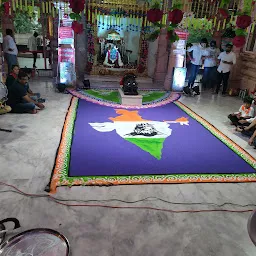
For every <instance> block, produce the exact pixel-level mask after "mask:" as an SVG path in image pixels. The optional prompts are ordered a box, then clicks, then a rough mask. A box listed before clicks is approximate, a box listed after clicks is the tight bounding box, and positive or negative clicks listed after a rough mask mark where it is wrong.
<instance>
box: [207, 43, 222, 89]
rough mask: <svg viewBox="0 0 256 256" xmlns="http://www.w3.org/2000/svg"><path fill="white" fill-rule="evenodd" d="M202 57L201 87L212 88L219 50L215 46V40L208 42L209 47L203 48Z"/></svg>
mask: <svg viewBox="0 0 256 256" xmlns="http://www.w3.org/2000/svg"><path fill="white" fill-rule="evenodd" d="M205 53H206V54H205V55H206V56H205V57H204V74H203V88H204V89H206V88H210V89H212V90H213V87H214V85H215V78H214V76H215V75H216V71H217V58H218V56H219V54H220V50H219V49H217V48H216V41H214V40H213V41H211V42H210V47H208V48H207V49H206V50H205Z"/></svg>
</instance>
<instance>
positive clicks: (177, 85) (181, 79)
mask: <svg viewBox="0 0 256 256" xmlns="http://www.w3.org/2000/svg"><path fill="white" fill-rule="evenodd" d="M186 73H187V69H186V68H174V70H173V77H172V91H174V92H182V91H183V88H184V86H185V80H186Z"/></svg>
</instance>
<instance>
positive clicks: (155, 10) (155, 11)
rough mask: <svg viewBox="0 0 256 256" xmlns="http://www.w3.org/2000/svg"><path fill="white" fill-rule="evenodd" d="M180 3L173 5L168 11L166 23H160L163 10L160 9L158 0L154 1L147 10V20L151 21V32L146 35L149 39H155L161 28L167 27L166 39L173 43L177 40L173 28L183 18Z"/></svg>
mask: <svg viewBox="0 0 256 256" xmlns="http://www.w3.org/2000/svg"><path fill="white" fill-rule="evenodd" d="M181 8H182V4H176V5H174V6H173V7H172V8H171V9H170V10H169V12H168V23H169V24H167V25H166V24H162V19H163V15H164V13H163V11H162V10H161V6H160V3H159V2H155V3H154V4H153V5H152V7H151V9H150V10H149V11H148V12H147V20H148V21H149V22H151V23H153V26H152V30H153V32H152V33H150V34H149V35H148V38H147V39H148V40H149V41H155V40H156V39H157V38H158V36H159V34H160V30H161V29H162V28H166V29H167V39H168V40H169V41H170V42H171V43H173V42H175V41H177V40H179V37H178V35H177V34H176V33H175V29H176V28H177V27H178V24H179V23H180V22H181V21H182V19H183V12H182V10H181Z"/></svg>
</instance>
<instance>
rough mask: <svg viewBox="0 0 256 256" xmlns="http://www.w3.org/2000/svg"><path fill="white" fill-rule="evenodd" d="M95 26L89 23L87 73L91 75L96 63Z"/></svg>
mask: <svg viewBox="0 0 256 256" xmlns="http://www.w3.org/2000/svg"><path fill="white" fill-rule="evenodd" d="M93 28H94V27H93V25H92V24H90V23H87V45H88V49H87V65H86V72H87V73H90V72H91V71H92V67H93V62H94V55H95V49H94V38H93V35H94V29H93Z"/></svg>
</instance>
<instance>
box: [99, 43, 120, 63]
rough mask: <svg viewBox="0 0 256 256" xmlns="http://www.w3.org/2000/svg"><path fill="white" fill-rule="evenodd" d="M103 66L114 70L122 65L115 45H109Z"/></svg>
mask: <svg viewBox="0 0 256 256" xmlns="http://www.w3.org/2000/svg"><path fill="white" fill-rule="evenodd" d="M103 64H104V65H105V66H108V67H115V68H119V67H122V66H123V65H124V64H123V62H122V59H121V55H120V52H119V51H118V48H117V47H116V46H115V45H113V46H111V45H110V46H109V47H108V51H107V53H106V57H105V60H104V63H103Z"/></svg>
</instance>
